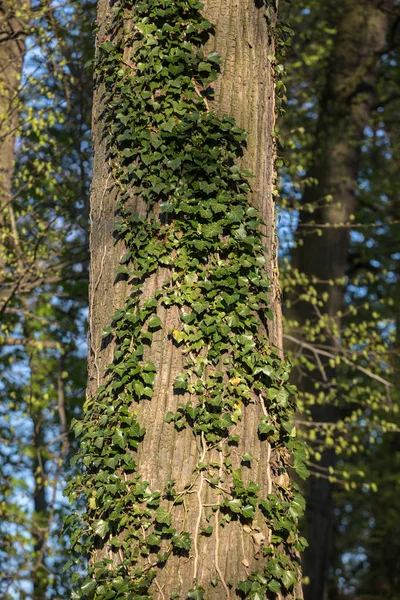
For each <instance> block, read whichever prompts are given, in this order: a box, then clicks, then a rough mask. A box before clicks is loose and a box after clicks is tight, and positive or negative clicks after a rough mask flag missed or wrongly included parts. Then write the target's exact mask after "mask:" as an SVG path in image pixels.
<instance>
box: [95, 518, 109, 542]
mask: <svg viewBox="0 0 400 600" xmlns="http://www.w3.org/2000/svg"><path fill="white" fill-rule="evenodd" d="M93 531H94V533H95V534H96V535H98V536H99V537H100V538H101V539H102V540H104V538H105V537H106V535H107V533H108V532H109V531H110V528H109V526H108V523H107V521H103V519H100V520H99V521H95V522H94V523H93Z"/></svg>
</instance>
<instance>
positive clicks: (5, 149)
mask: <svg viewBox="0 0 400 600" xmlns="http://www.w3.org/2000/svg"><path fill="white" fill-rule="evenodd" d="M29 6H30V4H29V2H27V1H24V2H23V3H22V5H18V10H17V6H16V4H15V2H13V0H1V1H0V229H1V233H0V243H1V247H0V271H3V269H4V267H5V264H6V262H7V249H9V247H10V242H11V243H12V239H13V238H12V235H13V233H12V232H13V230H12V228H13V213H12V206H11V182H12V177H13V172H14V166H13V161H14V146H15V137H16V127H17V122H18V115H19V110H20V97H19V87H20V80H21V74H22V65H23V62H24V56H25V37H26V35H27V31H26V23H27V19H28V14H29ZM17 15H18V16H17Z"/></svg>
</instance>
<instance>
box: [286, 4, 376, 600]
mask: <svg viewBox="0 0 400 600" xmlns="http://www.w3.org/2000/svg"><path fill="white" fill-rule="evenodd" d="M342 4H343V11H342V13H341V18H340V22H339V23H338V27H337V35H336V43H335V48H334V52H333V55H332V60H331V64H330V67H329V72H328V73H327V84H326V89H325V92H324V95H323V97H322V98H321V101H320V108H319V111H320V112H319V119H318V126H317V136H316V143H315V147H314V149H313V162H312V167H311V169H310V172H309V173H308V176H310V177H313V178H315V179H316V180H317V183H315V184H314V185H312V186H311V187H308V188H306V191H305V192H304V195H303V200H302V201H303V204H304V205H312V206H313V207H317V208H316V209H315V210H314V211H313V212H312V213H309V212H307V211H306V210H305V211H304V212H302V213H301V215H300V221H299V225H298V229H297V232H296V234H297V235H296V239H297V240H298V241H299V242H300V243H299V244H298V245H297V247H296V248H295V250H294V251H293V255H292V265H293V267H294V268H297V269H298V270H299V272H300V273H302V274H305V275H306V276H307V278H308V280H309V281H311V278H315V279H316V281H317V282H318V283H317V285H316V287H317V291H318V295H319V297H321V295H322V294H323V293H324V292H325V293H326V294H327V301H326V303H325V306H324V309H323V310H322V318H324V319H327V320H326V321H325V325H322V333H321V337H320V338H318V334H317V341H319V342H320V343H324V344H330V345H332V347H333V348H334V347H335V346H337V344H338V343H339V337H340V334H339V326H340V318H339V313H340V311H341V310H342V308H343V303H344V291H345V276H346V267H347V257H348V252H349V245H350V228H349V227H348V226H347V227H346V226H345V227H341V226H339V227H337V225H338V224H343V223H346V224H347V223H349V222H350V217H351V215H352V214H353V213H354V210H355V205H356V191H357V183H358V182H357V179H358V172H359V166H360V158H361V145H362V141H363V139H364V130H365V127H366V126H367V124H368V120H369V116H370V111H371V108H372V106H373V103H374V100H375V98H376V86H377V76H378V70H379V66H380V60H381V59H380V55H381V52H382V50H383V49H384V46H385V41H386V36H387V32H388V14H387V12H385V10H384V8H383V7H382V3H379V2H376V1H375V0H362V1H361V2H360V1H359V0H357V1H355V0H344V1H343V3H342ZM327 196H331V197H332V200H331V201H328V202H327V201H326V199H325V198H326V197H327ZM313 224H317V225H316V226H315V227H314V226H313ZM318 224H322V225H323V228H322V230H320V232H321V231H322V235H319V234H317V233H314V231H315V229H318ZM330 280H331V281H332V282H334V285H331V284H330V283H329V281H330ZM302 291H303V290H302V289H301V288H300V286H299V288H298V293H297V294H296V298H294V299H293V303H292V307H291V309H290V310H289V311H288V317H289V319H290V320H291V321H292V322H293V321H294V322H296V326H295V327H293V328H292V330H291V332H290V333H291V334H292V336H293V337H296V338H299V339H302V338H303V335H304V334H303V333H302V330H303V328H304V326H305V324H306V323H308V324H309V325H308V326H309V327H310V326H313V325H315V324H317V322H318V321H319V320H320V318H321V315H320V314H319V312H318V310H316V308H315V307H314V306H313V305H312V304H311V303H309V302H300V301H298V297H299V296H300V294H301V293H302ZM322 362H324V361H322ZM324 367H325V374H326V375H328V376H330V377H332V376H333V375H334V373H333V371H332V369H331V368H330V366H329V364H325V365H324ZM318 380H319V376H318V375H317V376H315V375H313V376H311V375H310V376H308V377H303V378H301V377H299V378H298V380H297V382H296V383H297V385H298V387H299V388H300V389H301V390H302V391H304V392H309V393H311V394H313V393H314V392H315V388H314V384H315V382H316V381H317V382H318ZM339 412H340V411H339V409H338V408H337V407H335V406H333V405H327V404H324V405H316V406H315V407H313V409H312V416H313V419H314V420H315V421H319V422H321V421H322V422H335V421H336V420H337V419H338V418H339ZM320 464H321V466H322V467H325V468H327V467H329V466H333V465H334V464H335V452H334V449H327V450H326V451H325V452H324V455H323V458H322V461H321V463H320ZM331 487H332V485H331V483H330V482H329V481H328V480H327V479H316V478H313V477H311V478H310V479H309V480H308V482H307V484H306V486H305V492H306V499H307V511H306V520H305V526H304V535H305V537H306V538H307V541H308V542H309V548H308V549H307V550H306V552H305V556H304V561H303V564H304V573H305V575H306V576H308V577H309V578H310V584H309V585H308V586H306V587H305V597H306V598H307V600H322V599H323V598H325V595H324V594H325V589H326V587H325V585H326V578H327V572H328V567H329V561H330V557H329V555H330V548H331V540H332V521H333V504H332V497H331Z"/></svg>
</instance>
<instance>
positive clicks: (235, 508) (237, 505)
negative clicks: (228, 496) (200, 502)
mask: <svg viewBox="0 0 400 600" xmlns="http://www.w3.org/2000/svg"><path fill="white" fill-rule="evenodd" d="M226 505H227V506H228V507H229V508H230V510H231V511H232V512H234V513H240V512H241V510H242V503H241V501H240V500H239V498H234V499H233V500H228V502H227V503H226Z"/></svg>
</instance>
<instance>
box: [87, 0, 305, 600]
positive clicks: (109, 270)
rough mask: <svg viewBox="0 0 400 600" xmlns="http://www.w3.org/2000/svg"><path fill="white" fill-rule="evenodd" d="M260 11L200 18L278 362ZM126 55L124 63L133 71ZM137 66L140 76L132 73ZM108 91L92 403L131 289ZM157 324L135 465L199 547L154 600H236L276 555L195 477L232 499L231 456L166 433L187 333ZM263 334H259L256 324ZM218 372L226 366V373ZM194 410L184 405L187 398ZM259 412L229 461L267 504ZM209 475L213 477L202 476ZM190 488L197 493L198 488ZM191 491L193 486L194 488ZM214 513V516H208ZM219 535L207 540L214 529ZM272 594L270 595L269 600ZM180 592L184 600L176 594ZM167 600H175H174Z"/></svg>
mask: <svg viewBox="0 0 400 600" xmlns="http://www.w3.org/2000/svg"><path fill="white" fill-rule="evenodd" d="M265 8H266V6H265V5H264V3H263V2H256V3H254V2H253V0H240V1H239V0H228V1H227V0H207V1H206V2H205V6H204V15H205V16H206V17H207V18H208V19H209V20H210V21H211V22H212V23H213V24H214V25H215V35H214V36H213V37H212V39H211V41H209V43H208V45H207V48H206V53H207V52H208V51H211V50H213V49H216V50H217V51H218V52H219V53H220V55H221V56H222V64H221V72H222V74H221V75H220V77H219V78H218V79H217V81H216V83H215V86H214V88H215V96H214V98H213V99H211V100H210V101H209V103H208V107H209V110H211V109H214V110H215V111H216V113H217V114H218V115H221V116H222V115H225V114H228V115H229V116H233V117H235V119H236V120H237V123H238V125H239V126H241V127H244V128H246V130H247V132H248V141H247V148H246V150H245V154H244V156H243V164H242V165H241V166H242V167H243V168H247V169H250V170H251V171H253V172H254V173H255V178H254V179H253V180H252V182H251V185H252V192H251V202H252V203H253V205H254V206H255V207H256V208H257V209H258V210H259V212H260V213H261V216H262V218H263V221H264V226H263V233H264V235H265V238H264V239H265V244H266V246H267V252H266V263H267V267H266V269H267V272H268V274H269V275H270V279H271V288H270V306H271V308H272V317H271V318H270V319H269V321H268V322H267V323H266V324H265V325H264V327H265V329H264V332H266V333H264V335H266V336H268V339H269V342H270V344H271V345H272V346H276V347H278V349H279V350H278V351H277V355H280V356H281V350H280V349H281V315H280V304H279V286H278V284H277V279H276V277H277V271H276V252H275V223H274V205H273V196H272V187H273V180H274V167H273V164H274V144H273V140H272V130H273V127H274V121H275V105H274V76H273V69H272V66H271V62H270V57H271V56H273V54H274V45H273V42H272V40H271V37H270V35H269V32H268V27H267V21H266V18H265ZM112 14H113V13H112V8H111V7H110V3H109V2H108V1H106V0H100V1H99V5H98V24H99V33H98V39H99V40H104V39H109V38H108V27H109V23H110V21H111V20H112V18H113V17H112ZM131 60H134V59H132V58H131V57H129V56H128V55H127V56H126V57H125V63H126V64H128V65H130V64H131V62H130V61H131ZM132 68H134V66H133V67H132ZM104 93H105V88H104V84H102V85H100V86H97V89H96V91H95V95H94V115H93V142H94V166H93V184H92V196H91V223H92V226H91V272H90V282H91V284H90V314H89V325H90V340H89V349H90V352H89V384H88V397H89V399H91V398H93V397H95V394H96V389H97V387H98V386H99V385H100V384H102V383H103V382H104V373H105V371H106V367H107V365H108V364H109V363H110V362H111V361H112V360H113V350H114V347H113V343H109V340H108V339H107V338H105V339H104V337H103V339H102V331H103V329H104V328H105V327H107V326H109V325H110V322H111V320H112V315H113V313H114V312H115V311H116V310H117V309H119V308H121V306H123V305H124V303H125V301H126V298H127V296H128V294H129V286H128V285H127V283H126V282H124V281H119V282H118V280H116V278H115V273H116V270H117V267H118V265H119V262H120V260H121V257H122V255H123V254H124V252H125V248H123V247H122V245H121V244H120V243H119V244H115V243H114V240H113V231H114V226H115V222H114V221H115V219H114V212H115V204H116V200H117V192H116V189H115V185H114V181H113V175H112V174H110V168H109V165H108V159H107V151H106V141H105V135H104V132H105V123H104V108H105V106H104V100H103V99H104ZM130 208H131V209H133V210H136V211H137V212H138V213H139V215H142V216H145V215H146V210H145V206H144V203H143V201H142V200H141V199H139V200H137V199H136V200H133V199H132V205H131V207H130ZM170 275H171V272H170V271H169V270H167V269H166V268H161V267H159V268H158V269H157V270H156V272H155V273H154V274H153V275H151V276H150V277H149V278H148V279H147V280H146V282H145V284H144V286H143V289H142V297H141V300H140V303H141V304H142V303H143V302H144V301H145V300H146V298H152V297H154V295H155V293H156V291H157V290H159V289H161V288H162V287H163V285H164V284H165V282H166V281H167V280H168V278H169V277H170ZM157 316H158V317H159V319H160V323H161V326H160V329H158V330H157V331H155V332H154V333H153V338H152V344H151V346H150V347H149V348H148V349H146V351H145V359H146V360H147V361H150V362H151V363H153V364H154V365H155V367H156V370H157V374H156V378H155V382H154V388H153V394H152V398H151V401H146V402H139V403H136V402H132V410H135V414H137V419H138V421H139V423H142V424H143V425H145V427H146V434H145V435H144V438H143V441H141V443H140V445H139V448H138V452H137V454H136V455H135V463H136V464H137V465H138V471H139V472H140V475H141V477H142V479H143V480H145V481H146V482H147V483H148V486H149V488H150V489H151V490H164V489H165V488H166V486H167V485H168V481H174V482H175V487H176V489H177V490H185V489H187V490H188V493H187V494H186V496H185V500H184V502H183V504H181V505H180V506H177V507H175V508H174V522H176V523H179V529H181V528H182V529H184V530H186V531H188V532H189V533H190V536H191V538H192V546H191V549H190V551H189V554H188V553H185V552H183V553H182V554H181V555H179V554H174V555H171V556H170V557H169V558H168V561H167V563H166V565H165V566H164V567H163V568H159V569H158V571H157V576H156V579H155V580H154V582H153V584H152V591H153V593H154V594H155V597H158V598H170V597H179V598H182V599H183V598H187V597H196V598H197V597H199V598H200V596H188V592H189V590H190V589H191V588H194V587H195V586H196V585H197V586H200V587H202V588H203V589H204V590H205V596H204V597H205V598H206V599H207V600H220V599H221V598H236V597H238V595H237V594H238V592H237V589H236V586H237V584H238V583H239V582H240V581H242V580H246V579H247V578H248V576H249V575H250V574H251V573H254V572H258V573H263V569H264V566H263V565H264V561H265V558H264V557H263V552H262V548H263V546H264V545H266V546H269V544H270V540H271V533H270V531H269V529H268V527H267V526H266V523H265V520H264V519H263V518H262V515H261V513H259V511H257V515H256V517H255V519H254V521H252V524H251V525H250V526H249V525H247V526H244V527H243V522H241V521H240V519H232V520H229V519H227V520H225V525H224V527H221V522H222V521H224V511H223V510H222V508H221V510H220V509H219V508H218V510H215V507H216V506H219V504H220V501H221V493H220V492H221V489H222V488H221V489H217V488H218V485H217V487H215V486H214V487H213V485H210V484H209V481H208V480H207V477H208V475H207V474H204V473H203V471H201V473H200V474H199V476H195V477H194V478H193V474H194V473H196V471H197V468H198V467H197V465H198V463H199V461H200V462H201V463H202V464H203V463H207V465H208V466H207V469H208V468H209V466H210V465H211V464H213V465H214V467H213V468H214V470H215V474H216V475H217V477H218V475H219V476H220V477H222V478H223V479H225V483H224V484H221V485H223V486H224V488H225V489H226V488H227V487H229V485H230V482H231V476H230V475H229V474H228V473H226V463H225V462H224V461H225V460H226V456H225V455H224V453H225V450H223V451H221V449H222V446H218V444H216V445H215V447H213V448H212V447H210V446H205V445H204V439H203V438H202V440H199V437H197V438H196V436H194V435H193V431H192V430H191V429H190V427H189V428H186V429H183V430H182V431H178V430H177V428H174V427H173V426H172V424H171V423H166V420H165V415H166V414H167V413H169V412H171V413H176V411H177V405H178V403H180V402H185V396H183V395H182V394H180V395H178V394H177V393H176V392H174V388H173V386H174V381H175V380H176V378H177V377H178V376H179V375H180V374H182V373H184V372H185V363H186V361H187V358H186V357H185V355H184V353H183V352H182V348H181V347H180V346H179V344H176V343H174V340H173V339H172V338H171V334H170V332H173V331H176V330H180V329H181V321H180V316H179V311H178V309H177V307H171V308H168V307H165V306H163V305H161V304H160V305H159V306H158V308H157ZM260 326H261V327H263V326H262V325H261V323H260ZM222 368H223V367H222ZM186 401H187V400H186ZM263 415H264V412H263V408H262V406H261V404H260V402H251V403H249V404H247V405H246V406H245V407H244V406H243V416H242V420H241V421H239V422H238V424H237V427H236V428H235V433H237V434H238V436H239V438H238V439H240V441H239V442H238V447H237V449H235V451H234V452H233V453H232V454H231V457H230V460H231V461H232V469H233V470H237V469H240V466H241V460H240V457H241V456H243V455H245V454H247V453H251V455H252V457H253V458H252V461H251V469H246V470H245V471H246V472H243V473H242V475H243V477H244V483H245V485H249V483H250V481H254V482H256V483H257V484H258V485H259V486H260V490H261V491H260V495H261V496H262V497H264V498H265V497H267V495H268V494H269V493H271V492H272V491H274V490H276V483H275V482H276V479H277V478H278V477H280V479H279V482H280V483H279V485H289V483H288V482H289V478H288V477H287V475H286V468H287V460H288V457H287V456H286V455H285V454H284V452H283V453H281V451H280V450H275V449H272V448H271V446H270V444H269V443H268V442H265V440H262V439H260V436H259V435H258V425H259V422H260V419H261V418H262V417H263ZM207 472H208V473H209V471H207ZM191 482H192V483H191ZM193 482H194V483H193ZM213 506H214V510H212V507H213ZM209 526H211V527H212V528H213V531H212V533H210V534H202V533H201V532H202V531H204V530H205V529H206V528H207V527H209ZM280 550H281V552H282V553H283V554H285V552H286V556H287V558H288V559H290V561H293V564H295V563H296V560H297V557H296V555H295V554H294V555H290V552H289V551H288V550H287V547H286V546H285V545H282V546H281V548H280ZM110 556H112V557H113V558H112V560H113V561H114V563H115V564H116V563H118V562H119V561H120V560H122V555H119V554H118V553H113V552H112V551H111V553H110V548H109V546H108V545H107V544H102V545H101V544H100V547H99V549H98V550H97V551H96V552H95V553H94V556H93V561H94V562H96V561H99V560H101V559H103V558H105V557H108V558H109V557H110ZM289 588H290V591H284V590H283V588H282V590H281V592H277V594H276V595H275V594H273V595H272V596H271V597H274V598H275V597H276V598H282V599H283V598H295V597H296V598H300V597H302V592H301V583H300V575H299V572H297V573H296V581H295V583H294V584H290V585H288V589H289ZM271 593H272V592H271ZM173 594H177V596H173ZM171 595H172V596H171Z"/></svg>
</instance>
